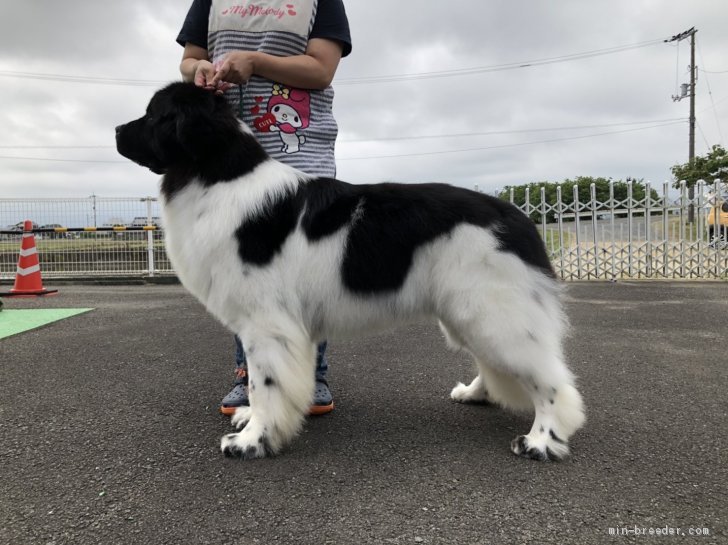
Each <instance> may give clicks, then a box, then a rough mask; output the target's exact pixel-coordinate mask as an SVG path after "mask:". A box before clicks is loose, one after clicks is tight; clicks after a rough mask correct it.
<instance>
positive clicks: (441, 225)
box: [237, 178, 554, 294]
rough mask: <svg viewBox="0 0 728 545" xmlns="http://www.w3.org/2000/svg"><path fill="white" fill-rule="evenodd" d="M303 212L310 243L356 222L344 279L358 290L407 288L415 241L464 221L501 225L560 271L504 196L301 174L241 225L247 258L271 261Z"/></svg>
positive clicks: (526, 250) (527, 256)
mask: <svg viewBox="0 0 728 545" xmlns="http://www.w3.org/2000/svg"><path fill="white" fill-rule="evenodd" d="M304 210H305V212H304ZM302 214H303V215H302ZM299 218H300V219H301V227H302V229H303V231H304V233H305V235H306V237H307V239H308V240H310V241H311V242H316V241H319V240H321V239H323V238H325V237H328V236H331V235H334V234H335V233H337V232H338V231H339V230H340V229H342V228H344V227H349V228H350V231H349V234H348V237H347V241H346V252H345V255H344V259H343V263H342V279H343V282H344V286H345V287H346V288H348V289H349V290H350V291H352V292H354V293H361V294H374V293H386V292H392V291H396V290H397V289H399V288H401V287H402V285H403V284H404V281H405V279H406V278H407V274H408V273H409V271H410V268H411V267H412V261H413V259H414V254H415V251H416V250H417V248H419V247H421V246H422V245H424V244H427V243H428V242H432V241H433V240H435V239H436V238H438V237H441V236H447V235H449V234H450V232H451V231H452V230H453V229H454V228H455V227H457V226H458V225H461V224H463V223H467V224H471V225H476V226H479V227H496V228H495V229H494V235H495V236H496V237H497V238H498V240H499V242H500V249H501V250H503V251H507V252H512V253H515V254H516V255H518V256H519V257H520V258H521V259H523V260H524V261H525V262H526V263H529V264H530V265H532V266H534V267H537V268H539V269H541V270H543V271H544V272H545V273H546V274H548V275H550V276H554V273H553V269H552V267H551V263H550V262H549V259H548V256H547V255H546V251H545V249H544V247H543V242H542V241H541V238H540V236H539V234H538V231H537V230H536V228H535V226H534V224H533V222H531V220H530V219H528V218H527V217H526V216H525V215H524V214H522V213H521V212H520V211H519V210H518V209H516V208H515V207H513V206H512V205H510V204H509V203H506V202H504V201H501V200H500V199H496V198H494V197H490V196H488V195H483V194H481V193H476V192H474V191H470V190H467V189H463V188H458V187H453V186H449V185H446V184H417V185H415V184H412V185H408V184H373V185H355V184H348V183H345V182H341V181H339V180H334V179H331V178H314V179H312V180H302V181H301V183H300V184H299V186H298V189H297V191H296V192H291V193H289V194H287V195H284V196H282V197H279V199H278V200H276V201H275V202H271V203H269V204H268V205H267V206H266V207H265V208H264V209H263V211H262V212H261V213H260V214H259V215H258V216H256V217H254V218H250V219H249V220H248V221H246V222H244V223H243V224H242V225H241V226H240V228H239V229H238V231H237V238H238V242H239V254H240V257H241V259H242V260H243V261H244V262H246V263H251V264H254V265H259V266H262V265H267V264H268V263H270V261H271V260H272V259H273V257H274V256H275V255H276V254H277V253H278V252H280V251H281V248H282V247H283V244H284V243H285V241H286V239H287V238H288V237H289V236H290V234H291V233H292V232H293V230H294V229H295V228H296V225H297V223H298V220H299ZM509 229H516V231H517V234H518V236H515V237H514V236H511V235H509V234H508V231H509Z"/></svg>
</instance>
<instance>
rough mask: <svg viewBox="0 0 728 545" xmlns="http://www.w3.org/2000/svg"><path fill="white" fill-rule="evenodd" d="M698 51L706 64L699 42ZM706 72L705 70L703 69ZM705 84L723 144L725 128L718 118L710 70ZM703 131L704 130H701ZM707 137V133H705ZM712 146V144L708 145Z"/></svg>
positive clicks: (701, 59) (701, 60)
mask: <svg viewBox="0 0 728 545" xmlns="http://www.w3.org/2000/svg"><path fill="white" fill-rule="evenodd" d="M698 53H699V54H700V62H701V63H702V64H703V65H705V59H704V58H703V48H702V47H700V44H698ZM703 72H705V71H703ZM705 74H706V75H705V84H706V85H707V86H708V96H709V97H710V103H711V104H712V105H713V116H714V117H715V124H716V126H717V127H718V136H720V144H721V145H723V130H722V129H721V127H720V119H719V118H718V110H717V109H716V107H715V100H713V90H712V89H711V88H710V78H709V77H708V74H709V72H705ZM701 131H702V130H701ZM703 138H705V135H703ZM708 147H710V146H708Z"/></svg>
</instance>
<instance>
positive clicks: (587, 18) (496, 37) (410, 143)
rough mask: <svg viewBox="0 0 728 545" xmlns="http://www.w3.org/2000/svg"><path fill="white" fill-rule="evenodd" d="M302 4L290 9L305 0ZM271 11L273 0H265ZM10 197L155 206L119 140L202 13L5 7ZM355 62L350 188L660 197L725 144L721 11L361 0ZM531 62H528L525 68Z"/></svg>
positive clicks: (628, 4)
mask: <svg viewBox="0 0 728 545" xmlns="http://www.w3.org/2000/svg"><path fill="white" fill-rule="evenodd" d="M292 1H293V2H295V0H292ZM345 1H346V0H345ZM260 2H264V0H260ZM0 6H1V11H0V14H2V17H1V18H0V198H8V197H11V198H16V197H85V196H88V195H91V194H92V193H93V194H96V195H99V196H104V197H115V196H133V197H138V196H145V195H155V194H156V193H157V184H158V177H157V176H155V175H154V174H152V173H150V172H148V171H146V170H144V169H142V168H140V167H138V166H136V165H134V164H132V163H130V162H128V161H126V160H125V159H123V158H122V157H120V156H118V155H117V154H116V151H115V148H114V127H115V126H116V125H118V124H120V123H124V122H126V121H129V120H131V119H134V118H137V117H139V116H140V115H141V114H142V112H143V110H144V108H145V107H146V104H147V102H148V100H149V98H150V96H151V95H152V93H153V92H154V90H155V89H156V88H158V87H160V86H162V85H163V83H164V82H167V81H171V80H175V79H179V73H178V65H179V60H180V57H181V53H182V48H181V47H180V46H178V45H177V44H176V43H175V41H174V40H175V37H176V35H177V32H178V31H179V27H180V26H181V24H182V21H183V19H184V16H185V14H186V12H187V9H188V7H189V0H154V1H142V0H124V1H123V2H112V1H107V0H86V1H74V0H64V1H63V2H54V1H53V2H52V1H50V0H45V1H44V0H23V1H18V0H13V1H11V0H0ZM346 8H347V13H348V16H349V21H350V25H351V30H352V39H353V43H354V50H353V53H352V55H351V56H349V57H347V58H346V59H344V60H343V61H342V63H341V65H340V68H339V71H338V73H337V78H336V80H335V83H334V86H335V89H336V102H335V114H336V117H337V119H338V122H339V128H340V132H339V143H338V145H337V157H338V169H339V170H338V177H339V178H341V179H343V180H347V181H351V182H355V183H368V182H378V181H400V182H427V181H441V182H449V183H452V184H455V185H461V186H465V187H473V186H474V185H476V184H477V185H478V186H479V188H480V189H482V190H485V191H488V192H493V191H495V190H496V189H497V188H501V187H503V186H505V185H508V184H520V183H527V182H538V181H544V180H548V181H560V180H563V179H565V178H573V177H575V176H581V175H584V176H604V177H612V178H615V179H622V178H625V177H627V176H632V177H636V178H644V179H647V180H652V181H653V182H658V183H661V182H663V181H665V180H667V179H669V177H670V166H671V165H673V164H675V163H682V162H685V161H686V160H687V154H688V124H687V117H688V113H689V101H688V100H683V101H681V102H673V101H672V100H671V95H674V94H676V93H677V92H678V87H679V84H681V83H684V82H687V81H689V73H688V65H689V63H690V57H689V53H690V48H689V40H686V41H683V42H681V43H679V44H676V43H672V44H665V43H662V42H661V41H662V40H664V39H666V38H670V37H671V36H673V35H675V34H678V33H680V32H682V31H684V30H687V29H689V28H690V27H693V26H694V27H696V28H697V29H698V33H697V63H696V64H697V65H698V67H699V69H700V72H699V81H698V86H697V112H698V115H697V120H698V130H697V136H696V153H698V154H704V153H705V152H706V151H707V150H708V149H709V146H710V145H713V144H723V145H726V141H725V139H724V135H728V32H726V30H725V29H726V25H725V24H726V21H728V2H725V1H724V0H689V1H688V0H551V1H546V0H528V1H527V0H489V1H482V0H449V1H448V2H422V1H414V0H397V1H391V0H370V1H367V2H362V1H354V0H348V2H346ZM526 64H530V66H522V65H526Z"/></svg>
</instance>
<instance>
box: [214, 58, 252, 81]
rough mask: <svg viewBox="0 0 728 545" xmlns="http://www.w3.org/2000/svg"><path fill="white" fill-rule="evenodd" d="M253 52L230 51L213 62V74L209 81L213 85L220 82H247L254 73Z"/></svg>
mask: <svg viewBox="0 0 728 545" xmlns="http://www.w3.org/2000/svg"><path fill="white" fill-rule="evenodd" d="M254 59H255V53H254V52H252V51H232V52H230V53H228V54H227V55H225V56H224V57H223V58H222V59H220V60H219V61H217V62H215V64H214V69H215V75H214V77H213V78H212V81H211V82H210V83H211V84H212V85H213V86H215V85H219V84H221V83H228V84H230V83H234V84H236V85H241V84H243V83H247V81H248V80H249V79H250V77H251V76H252V75H253V74H254V73H255V63H254Z"/></svg>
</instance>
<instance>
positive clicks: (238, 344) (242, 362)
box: [235, 335, 329, 381]
mask: <svg viewBox="0 0 728 545" xmlns="http://www.w3.org/2000/svg"><path fill="white" fill-rule="evenodd" d="M326 345H327V341H324V342H322V343H321V344H319V345H318V346H317V347H316V380H323V381H325V380H326V373H328V371H329V362H328V361H326ZM235 365H236V366H238V367H247V361H246V359H245V349H244V348H243V343H242V341H241V340H240V337H238V336H237V335H235Z"/></svg>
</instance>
